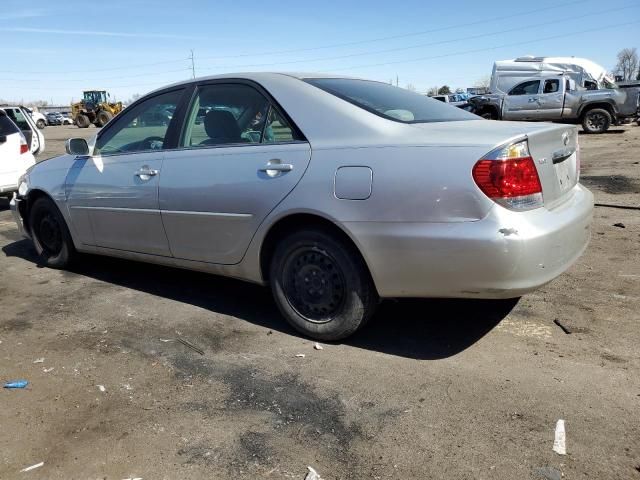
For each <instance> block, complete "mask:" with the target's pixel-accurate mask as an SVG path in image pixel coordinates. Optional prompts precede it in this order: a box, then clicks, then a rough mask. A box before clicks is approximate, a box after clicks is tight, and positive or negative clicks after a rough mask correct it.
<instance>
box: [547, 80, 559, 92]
mask: <svg viewBox="0 0 640 480" xmlns="http://www.w3.org/2000/svg"><path fill="white" fill-rule="evenodd" d="M558 90H560V80H558V79H553V80H545V81H544V90H543V93H557V92H558Z"/></svg>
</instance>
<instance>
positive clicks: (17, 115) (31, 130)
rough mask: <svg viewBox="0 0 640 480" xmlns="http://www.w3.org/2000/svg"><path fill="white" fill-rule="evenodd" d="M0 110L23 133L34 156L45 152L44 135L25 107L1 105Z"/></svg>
mask: <svg viewBox="0 0 640 480" xmlns="http://www.w3.org/2000/svg"><path fill="white" fill-rule="evenodd" d="M0 110H2V111H3V112H5V113H6V114H7V116H8V117H9V118H10V119H11V121H12V122H13V123H15V124H16V125H17V126H18V128H19V129H20V130H21V131H22V134H23V135H24V136H25V138H26V139H27V143H28V144H29V148H30V150H31V153H32V154H34V155H39V154H41V153H42V152H44V135H43V134H42V132H41V131H40V129H39V128H38V127H37V126H36V123H35V122H34V121H33V118H31V115H29V113H28V112H27V110H26V109H25V107H22V106H19V105H0Z"/></svg>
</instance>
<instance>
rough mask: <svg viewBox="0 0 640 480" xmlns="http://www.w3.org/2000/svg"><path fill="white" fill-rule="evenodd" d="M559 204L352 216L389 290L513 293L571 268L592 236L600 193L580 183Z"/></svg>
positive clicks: (378, 279) (393, 293)
mask: <svg viewBox="0 0 640 480" xmlns="http://www.w3.org/2000/svg"><path fill="white" fill-rule="evenodd" d="M571 193H572V195H571V198H569V199H568V200H567V201H565V202H564V203H563V204H562V205H559V206H558V207H556V208H554V209H552V210H547V209H545V208H540V209H537V210H532V211H528V212H518V213H517V212H511V211H508V210H506V209H504V208H502V207H499V206H495V207H494V208H493V209H492V210H491V212H490V213H489V215H487V217H485V218H484V219H482V220H479V221H475V222H461V223H432V224H426V223H376V222H349V223H346V224H345V228H346V229H347V230H348V231H349V232H350V233H351V235H352V238H354V239H356V241H357V243H358V246H359V247H360V251H361V252H362V253H363V255H364V257H365V260H366V262H367V264H368V266H369V269H370V271H371V273H372V276H373V280H374V282H375V284H376V287H377V289H378V293H379V294H380V296H382V297H455V298H512V297H519V296H521V295H523V294H525V293H528V292H531V291H533V290H535V289H537V288H538V287H540V286H542V285H544V284H546V283H548V282H550V281H551V280H553V279H554V278H556V277H557V276H558V275H560V274H561V273H563V272H564V271H565V270H567V269H568V268H569V267H570V266H571V265H572V264H573V263H574V262H575V261H576V260H577V258H578V257H579V256H580V255H581V254H582V253H583V252H584V250H585V248H586V246H587V244H588V242H589V239H590V225H591V218H592V211H593V195H592V194H591V192H590V191H589V190H587V189H586V188H584V187H582V186H581V185H579V184H578V185H576V187H574V189H573V191H572V192H571Z"/></svg>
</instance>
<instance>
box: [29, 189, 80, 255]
mask: <svg viewBox="0 0 640 480" xmlns="http://www.w3.org/2000/svg"><path fill="white" fill-rule="evenodd" d="M29 226H30V228H31V237H32V238H33V245H34V247H35V249H36V252H37V253H38V256H39V257H40V260H41V261H42V263H43V264H44V265H46V266H47V267H51V268H65V267H67V266H68V265H69V264H70V263H71V261H72V260H73V258H74V256H75V253H76V252H75V248H74V246H73V241H72V240H71V234H70V233H69V229H68V228H67V224H66V222H65V220H64V218H63V216H62V214H61V213H60V210H58V207H57V206H56V204H55V203H53V201H52V200H51V199H49V198H46V197H40V198H38V199H36V201H35V202H34V203H33V205H32V207H31V209H30V211H29Z"/></svg>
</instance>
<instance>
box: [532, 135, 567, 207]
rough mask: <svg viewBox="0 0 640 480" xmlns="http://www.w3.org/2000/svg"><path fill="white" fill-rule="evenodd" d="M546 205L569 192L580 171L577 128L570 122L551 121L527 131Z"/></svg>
mask: <svg viewBox="0 0 640 480" xmlns="http://www.w3.org/2000/svg"><path fill="white" fill-rule="evenodd" d="M527 139H528V143H529V152H530V154H531V157H532V158H533V160H534V162H535V165H536V169H537V170H538V176H539V177H540V183H541V185H542V196H543V199H544V206H545V207H546V208H549V209H551V208H554V207H555V206H557V205H559V204H560V203H562V202H564V201H565V200H566V199H567V198H569V196H570V191H571V190H572V189H573V187H574V186H575V185H576V184H577V183H578V180H579V175H580V163H579V155H580V150H579V146H578V130H577V128H576V127H574V126H570V125H553V126H549V128H546V129H544V130H538V131H534V132H530V133H527Z"/></svg>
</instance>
